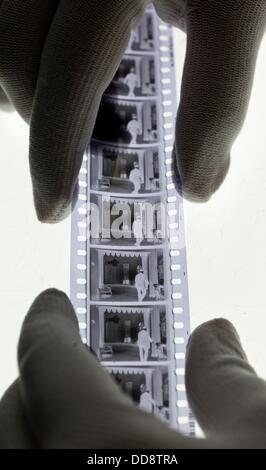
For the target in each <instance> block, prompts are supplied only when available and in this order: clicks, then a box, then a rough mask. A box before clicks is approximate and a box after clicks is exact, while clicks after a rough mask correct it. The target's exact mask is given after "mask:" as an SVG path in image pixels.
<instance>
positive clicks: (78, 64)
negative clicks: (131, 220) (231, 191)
mask: <svg viewBox="0 0 266 470" xmlns="http://www.w3.org/2000/svg"><path fill="white" fill-rule="evenodd" d="M148 3H150V2H149V0H112V1H110V0H90V1H88V0H46V1H43V0H25V1H23V2H21V1H20V0H0V84H1V85H2V88H3V89H4V91H5V92H6V94H7V95H8V97H9V98H10V100H11V101H12V103H13V105H14V106H15V108H16V109H17V111H18V112H19V113H20V115H21V116H22V117H23V118H24V119H25V120H26V121H27V122H28V123H29V124H30V167H31V175H32V181H33V191H34V200H35V206H36V211H37V215H38V218H39V219H40V220H41V221H43V222H56V221H59V220H61V219H62V218H63V217H65V216H66V215H67V213H68V211H69V208H70V203H71V200H72V195H73V191H74V188H75V184H76V180H77V177H78V173H79V169H80V166H81V162H82V156H83V153H84V150H85V147H86V145H87V143H88V141H89V139H90V137H91V135H92V131H93V128H94V124H95V120H96V116H97V112H98V109H99V105H100V101H101V97H102V94H103V92H104V91H105V89H106V88H107V86H108V85H109V83H110V82H111V80H112V78H113V76H114V74H115V72H116V70H117V68H118V66H119V63H120V61H121V59H122V56H123V53H124V51H125V49H126V46H127V44H128V41H129V36H130V32H131V30H132V28H133V27H134V26H136V24H137V22H138V21H139V20H140V19H141V16H142V15H143V13H144V11H145V8H146V6H147V5H148ZM184 3H185V8H182V7H181V8H180V4H181V6H182V5H183V4H184ZM154 5H155V7H156V9H157V11H158V14H159V15H160V16H161V17H162V19H164V20H166V21H168V22H171V23H172V24H174V25H175V26H179V25H180V24H185V27H186V30H187V54H186V60H185V66H184V74H183V83H182V92H181V102H180V106H179V111H178V115H177V122H176V144H177V159H178V161H177V165H178V170H179V172H180V177H181V183H182V191H183V195H184V196H185V197H187V198H188V199H191V200H196V201H204V200H207V199H208V198H209V197H210V196H211V195H212V193H213V192H214V191H215V190H216V189H217V188H218V187H219V186H220V184H221V183H222V181H223V179H224V177H225V175H226V173H227V170H228V167H229V163H230V150H231V146H232V144H233V142H234V140H235V138H236V136H237V135H238V133H239V131H240V129H241V127H242V124H243V121H244V118H245V115H246V111H247V106H248V101H249V96H250V91H251V86H252V81H253V75H254V69H255V64H256V57H257V53H258V49H259V45H260V42H261V38H262V36H263V33H264V29H265V24H266V2H265V1H264V0H226V1H224V0H154Z"/></svg>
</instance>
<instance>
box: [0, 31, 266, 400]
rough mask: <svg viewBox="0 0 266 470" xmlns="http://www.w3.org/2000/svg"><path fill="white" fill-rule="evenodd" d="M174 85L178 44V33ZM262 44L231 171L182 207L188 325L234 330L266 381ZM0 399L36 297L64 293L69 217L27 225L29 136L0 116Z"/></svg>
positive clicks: (265, 70) (11, 117)
mask: <svg viewBox="0 0 266 470" xmlns="http://www.w3.org/2000/svg"><path fill="white" fill-rule="evenodd" d="M175 39H176V46H177V47H176V59H177V74H178V81H179V80H180V77H181V68H182V63H183V57H184V49H185V36H184V35H183V34H182V33H180V32H177V33H176V38H175ZM265 82H266V39H265V40H264V42H263V45H262V48H261V52H260V56H259V61H258V66H257V73H256V80H255V85H254V90H253V94H252V100H251V105H250V108H249V114H248V119H247V121H246V124H245V128H244V130H243V131H242V133H241V136H240V138H239V139H238V142H237V144H236V145H235V147H234V150H233V159H232V165H231V169H230V173H229V175H228V177H227V180H226V182H225V183H224V184H223V186H222V188H221V189H220V191H219V192H218V193H217V194H216V195H215V196H214V197H213V198H212V200H211V201H210V202H208V203H206V204H203V205H199V204H192V203H185V215H186V222H187V243H188V274H189V288H190V303H191V319H192V325H193V327H195V326H196V325H198V324H199V323H201V322H203V321H206V320H208V319H211V318H213V317H215V316H224V317H226V318H229V319H230V320H231V321H233V323H234V324H235V326H236V327H237V329H238V330H239V333H240V336H241V338H242V341H243V344H244V346H245V348H246V350H247V352H248V355H249V357H250V360H251V362H252V363H253V364H254V365H255V366H256V369H257V371H258V372H259V373H261V374H262V375H263V376H264V377H266V347H265V331H266V319H265V314H266V295H265V294H266V287H265V285H264V284H265V266H266V185H265V181H266V162H265V124H264V123H265V122H266V94H265ZM0 142H1V145H0V158H1V173H0V188H1V198H0V209H1V228H2V229H1V235H0V237H1V238H0V240H1V243H0V260H1V264H0V307H1V310H0V311H1V313H0V352H1V354H0V374H1V379H0V395H1V394H2V393H3V392H4V391H5V389H6V388H7V387H8V385H9V384H10V383H11V381H12V380H14V379H15V377H16V375H17V368H16V346H17V340H18V335H19V330H20V327H21V323H22V320H23V318H24V315H25V313H26V312H27V309H28V307H29V306H30V304H31V302H32V300H33V299H34V297H35V296H36V295H37V294H38V293H39V292H41V291H42V290H44V289H46V288H48V287H52V286H54V287H58V288H60V289H63V290H65V291H66V292H68V291H69V271H70V269H69V267H70V261H69V260H70V258H69V255H70V219H68V220H67V221H65V222H63V223H61V224H59V225H54V226H47V225H41V224H40V223H39V222H38V221H37V220H36V217H35V214H34V208H33V203H32V195H31V182H30V176H29V171H28V161H27V152H28V129H27V126H26V125H25V124H24V123H23V122H22V120H21V119H20V118H19V117H18V116H17V115H16V114H4V113H1V112H0Z"/></svg>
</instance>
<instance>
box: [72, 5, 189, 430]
mask: <svg viewBox="0 0 266 470" xmlns="http://www.w3.org/2000/svg"><path fill="white" fill-rule="evenodd" d="M147 18H148V20H149V21H150V19H152V22H153V33H154V38H153V40H154V43H153V45H154V47H152V49H151V50H149V51H147V52H145V51H140V50H136V51H132V50H127V51H126V55H127V57H128V56H129V55H130V54H131V55H132V56H133V55H134V54H136V55H137V56H139V55H140V54H141V53H142V54H144V55H145V54H147V55H149V56H151V54H153V55H154V60H155V61H156V62H157V65H156V68H157V70H158V74H159V75H158V77H157V80H158V83H159V84H160V89H159V92H160V93H159V96H158V97H157V103H158V108H157V109H158V110H160V112H159V113H158V114H159V122H158V124H159V126H160V128H161V129H163V136H162V138H161V140H160V142H159V144H158V152H159V157H160V173H161V175H160V178H161V186H160V189H159V191H158V193H156V194H160V197H161V200H162V201H163V202H164V203H165V205H166V208H167V240H166V241H165V243H164V244H163V248H162V244H161V245H160V250H161V249H163V250H164V287H165V298H164V299H163V300H159V301H158V299H157V300H155V299H154V300H153V299H148V300H145V299H144V301H143V302H139V301H138V299H135V300H132V299H130V300H123V301H117V300H113V299H112V298H110V300H108V297H106V298H99V299H93V298H92V296H91V283H90V276H91V275H95V273H94V272H93V270H92V268H91V250H92V249H93V250H102V246H98V247H97V245H94V244H92V243H91V240H90V236H89V235H88V230H87V228H88V211H89V207H88V206H89V204H90V200H91V195H92V194H103V193H101V191H97V190H93V189H91V187H92V185H91V158H92V154H91V148H92V147H91V146H90V147H89V148H88V151H87V153H86V155H85V156H84V159H83V164H82V168H81V171H80V176H79V195H78V201H77V203H76V205H75V208H74V211H73V216H72V248H71V299H72V302H73V304H74V307H75V309H76V313H77V316H78V319H79V324H80V332H81V337H82V339H83V341H84V343H87V344H90V342H91V318H90V314H91V308H93V309H95V308H98V307H99V308H101V310H102V311H103V309H104V308H105V307H106V309H107V310H108V309H109V310H110V308H113V310H114V311H117V310H119V309H121V310H123V309H124V310H126V309H130V308H131V309H132V311H133V310H134V309H138V308H140V307H141V308H142V309H145V308H146V309H147V308H148V307H151V308H152V306H153V305H157V304H158V302H159V303H162V305H163V308H164V309H165V312H166V319H167V355H168V358H167V360H166V361H164V365H162V364H161V363H160V361H157V364H156V363H155V361H151V362H149V361H146V362H145V363H142V362H141V361H138V362H137V361H135V362H134V361H133V362H132V361H127V360H126V361H124V360H123V361H113V362H112V361H110V360H108V361H106V360H104V359H103V360H102V361H101V362H102V363H103V365H104V366H105V367H107V369H108V370H109V372H111V373H113V372H114V371H116V370H118V371H119V373H125V374H129V373H130V371H131V372H132V374H133V375H134V374H137V373H138V374H140V373H141V372H142V371H144V372H145V373H146V374H147V376H149V377H151V376H152V374H153V372H152V370H155V372H156V371H157V369H156V367H157V368H161V369H160V370H162V367H164V369H163V370H164V371H165V370H167V371H168V391H169V420H168V422H169V425H170V426H171V427H173V428H177V429H179V430H180V431H182V432H183V433H185V434H188V435H193V434H194V428H195V425H194V419H193V416H192V414H191V412H190V409H189V407H188V403H187V399H186V391H185V383H184V368H185V350H186V344H187V340H188V336H189V331H190V322H189V299H188V281H187V263H186V247H185V235H184V216H183V205H182V199H181V197H180V196H179V194H178V192H177V190H176V179H175V177H176V173H175V161H174V151H173V142H174V122H175V115H176V109H177V99H176V87H175V70H174V59H173V35H172V28H171V27H170V26H168V25H166V24H164V23H162V22H161V21H160V20H159V19H158V18H157V16H156V14H155V12H154V11H153V9H152V8H149V9H148V10H147V13H146V18H144V20H143V21H147ZM140 28H141V26H140ZM153 49H154V50H153ZM152 98H154V97H152ZM121 99H122V98H121V96H119V100H121ZM124 99H126V97H125V98H124ZM131 99H132V98H131ZM135 99H136V100H140V99H142V97H136V98H135ZM145 99H146V98H145ZM152 144H153V146H154V142H153V143H152ZM92 145H95V142H94V143H93V142H92ZM111 145H115V144H111ZM126 149H127V147H126V146H125V151H126ZM104 194H105V195H106V192H105V193H104ZM112 195H113V196H114V197H115V196H117V194H116V193H113V194H112ZM150 195H151V196H153V195H154V193H152V192H151V193H150ZM123 197H124V198H129V199H130V198H131V199H132V198H136V199H138V198H139V197H144V194H139V195H134V194H132V193H128V194H123ZM145 197H147V193H145ZM158 248H159V247H158ZM108 249H109V250H112V249H114V250H121V251H123V250H125V249H126V250H130V249H131V250H136V247H135V246H132V247H128V246H127V247H121V246H120V247H115V246H113V247H109V248H108ZM139 249H140V248H139V247H138V248H137V250H139ZM142 249H143V250H144V249H146V247H145V246H143V248H142ZM155 249H156V247H155ZM158 370H159V369H158ZM112 371H113V372H112ZM156 374H157V375H156V377H157V378H156V380H157V381H158V380H159V379H158V377H160V373H157V372H156ZM161 375H162V376H163V375H164V374H161ZM149 380H150V378H149ZM160 409H163V406H161V407H160ZM155 414H156V413H155ZM157 414H158V413H157Z"/></svg>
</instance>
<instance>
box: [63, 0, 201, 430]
mask: <svg viewBox="0 0 266 470" xmlns="http://www.w3.org/2000/svg"><path fill="white" fill-rule="evenodd" d="M176 109H177V101H176V89H175V71H174V59H173V38H172V29H171V27H170V26H168V25H167V24H165V23H163V22H161V21H160V20H159V19H158V17H157V15H156V13H155V11H154V9H153V7H151V6H150V7H148V9H147V11H146V13H145V15H144V17H143V19H142V21H141V23H140V24H139V25H138V26H137V27H136V29H135V30H134V31H133V32H132V35H131V38H130V42H129V45H128V48H127V50H126V52H125V55H124V57H123V59H122V62H121V64H120V67H119V69H118V71H117V73H116V75H115V76H114V79H113V81H112V83H111V84H110V86H109V87H108V89H107V90H106V92H105V94H104V96H103V99H102V103H101V106H100V110H99V114H98V117H97V122H96V125H95V129H94V133H93V138H92V140H91V143H90V145H89V147H88V149H87V152H86V154H85V155H84V159H83V164H82V168H81V171H80V176H79V195H78V200H77V203H76V204H75V208H74V211H73V216H72V251H71V299H72V302H73V304H74V306H75V309H76V313H77V316H78V320H79V325H80V332H81V337H82V340H83V341H84V343H86V344H88V345H89V346H90V347H91V348H92V349H93V350H94V352H95V353H96V354H97V356H98V359H99V361H100V362H101V363H102V365H103V366H104V367H106V369H107V370H108V372H109V373H110V374H111V375H112V376H113V378H114V380H115V381H116V382H117V383H119V385H120V386H121V388H122V389H123V391H124V392H125V393H128V394H130V395H131V397H132V398H133V400H134V401H135V402H136V404H137V405H138V406H139V407H140V408H142V409H144V410H146V411H149V412H151V413H153V414H155V415H156V416H157V417H159V418H160V419H162V420H163V421H164V422H166V423H167V424H168V425H169V426H171V427H173V428H175V429H179V430H180V431H182V432H183V433H185V434H188V435H193V434H194V430H195V428H194V419H193V416H192V414H191V411H190V410H189V407H188V403H187V399H186V390H185V384H184V370H185V369H184V367H185V350H186V343H187V339H188V335H189V329H190V325H189V301H188V285H187V271H186V248H185V234H184V219H183V206H182V200H181V198H180V196H179V194H178V192H177V190H176V187H177V181H176V170H175V156H174V146H173V143H174V119H175V114H176Z"/></svg>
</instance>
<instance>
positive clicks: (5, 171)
mask: <svg viewBox="0 0 266 470" xmlns="http://www.w3.org/2000/svg"><path fill="white" fill-rule="evenodd" d="M0 142H1V144H0V161H1V172H0V191H1V195H0V214H1V233H0V260H1V263H0V377H1V378H0V396H1V395H2V393H3V392H4V391H5V389H6V388H7V387H8V386H9V385H10V383H11V381H13V380H14V379H15V378H16V375H17V366H16V347H17V341H18V336H19V331H20V327H21V324H22V321H23V318H24V316H25V314H26V312H27V310H28V308H29V306H30V305H31V303H32V301H33V300H34V298H35V297H36V296H37V295H38V294H39V293H40V292H41V291H42V290H44V289H46V288H48V287H57V288H59V289H63V290H65V291H66V292H69V274H70V270H69V266H70V264H69V263H70V261H69V259H70V258H69V255H70V228H69V227H70V220H67V221H66V222H63V223H61V224H59V225H43V224H41V223H39V222H38V221H37V218H36V216H35V213H34V207H33V200H32V188H31V181H30V175H29V169H28V156H27V153H28V128H27V126H26V125H25V124H24V122H23V121H22V120H21V119H20V118H19V117H18V115H17V114H15V113H11V114H6V113H1V112H0Z"/></svg>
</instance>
